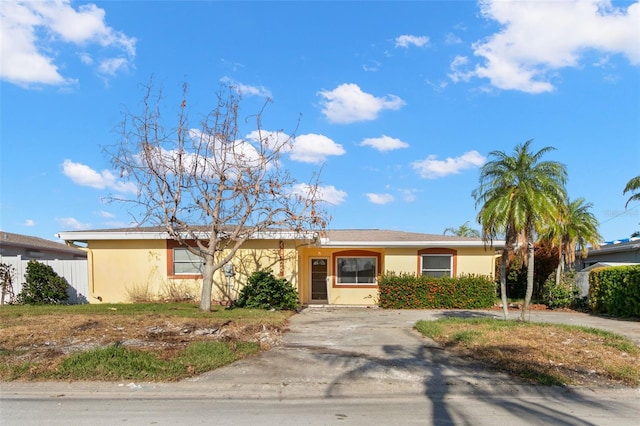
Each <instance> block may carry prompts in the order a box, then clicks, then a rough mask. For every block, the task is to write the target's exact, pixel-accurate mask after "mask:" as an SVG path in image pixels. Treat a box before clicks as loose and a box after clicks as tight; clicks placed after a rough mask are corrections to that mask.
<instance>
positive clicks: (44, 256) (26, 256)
mask: <svg viewBox="0 0 640 426" xmlns="http://www.w3.org/2000/svg"><path fill="white" fill-rule="evenodd" d="M0 256H3V257H10V256H20V258H21V259H22V260H33V259H35V260H71V259H86V258H87V253H86V252H84V251H83V250H80V249H78V248H76V247H70V246H67V245H65V244H62V243H57V242H55V241H51V240H45V239H44V238H38V237H31V236H28V235H20V234H12V233H10V232H4V231H0Z"/></svg>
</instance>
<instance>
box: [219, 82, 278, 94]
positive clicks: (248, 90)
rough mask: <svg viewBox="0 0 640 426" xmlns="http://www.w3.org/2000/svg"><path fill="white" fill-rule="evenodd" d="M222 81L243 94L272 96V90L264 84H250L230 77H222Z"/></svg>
mask: <svg viewBox="0 0 640 426" xmlns="http://www.w3.org/2000/svg"><path fill="white" fill-rule="evenodd" d="M220 81H222V82H223V83H225V84H228V85H229V87H231V88H233V89H234V90H235V91H236V92H238V93H239V94H240V95H242V96H260V97H262V98H271V92H270V91H269V89H267V88H266V87H264V86H250V85H248V84H243V83H240V82H238V81H235V80H233V79H232V78H230V77H222V78H221V79H220Z"/></svg>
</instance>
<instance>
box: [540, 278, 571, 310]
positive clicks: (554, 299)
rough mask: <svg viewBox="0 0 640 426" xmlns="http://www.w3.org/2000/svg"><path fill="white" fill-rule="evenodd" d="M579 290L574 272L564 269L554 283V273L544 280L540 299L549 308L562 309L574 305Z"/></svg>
mask: <svg viewBox="0 0 640 426" xmlns="http://www.w3.org/2000/svg"><path fill="white" fill-rule="evenodd" d="M579 293H580V290H579V289H578V286H576V272H575V271H566V272H565V273H564V274H562V276H561V277H560V282H559V283H558V284H556V274H551V275H550V276H549V278H548V279H547V280H546V281H545V282H544V287H543V289H542V301H543V303H544V304H545V305H547V306H548V307H549V309H562V308H569V307H571V306H574V305H575V303H576V298H577V296H578V294H579Z"/></svg>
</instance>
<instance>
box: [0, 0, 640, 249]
mask: <svg viewBox="0 0 640 426" xmlns="http://www.w3.org/2000/svg"><path fill="white" fill-rule="evenodd" d="M0 8H1V13H2V25H1V33H0V34H1V37H2V39H1V49H2V50H1V52H0V53H1V56H2V61H1V62H0V70H1V82H0V97H1V111H0V119H1V120H0V125H1V129H0V132H1V133H0V134H1V151H0V157H1V160H0V161H1V172H0V179H1V188H0V189H1V194H0V203H1V204H0V208H1V210H0V214H1V216H0V227H1V228H2V230H4V231H8V232H15V233H21V234H27V235H33V236H39V237H42V238H47V239H54V240H55V234H56V233H57V232H60V231H70V230H80V229H102V228H110V227H121V226H129V224H130V219H129V215H128V213H127V210H126V208H125V207H124V206H122V205H116V204H109V203H105V202H104V201H103V200H104V198H105V197H107V196H109V195H117V194H120V193H122V194H125V195H126V194H129V195H131V193H130V192H128V191H131V186H130V185H128V184H126V183H125V182H122V181H121V179H120V177H119V175H118V173H116V172H114V171H113V170H111V167H110V162H109V158H108V157H107V156H106V155H105V154H104V148H105V147H107V146H109V145H111V144H113V143H114V142H116V141H117V140H118V134H117V132H116V129H117V126H118V124H119V123H120V121H121V120H122V115H121V112H122V111H123V110H124V109H125V108H128V109H132V110H135V109H136V108H138V106H139V102H140V100H141V98H142V95H143V92H142V91H141V88H140V85H141V84H146V83H147V82H148V81H149V79H150V77H151V76H153V78H154V82H155V83H157V84H159V85H161V86H162V88H163V91H164V95H165V99H166V102H167V104H171V102H175V103H178V102H179V100H180V98H179V96H180V87H181V85H182V83H183V82H185V81H186V82H187V83H188V84H189V86H190V91H189V106H190V108H191V109H190V111H191V114H192V115H197V114H204V113H206V112H208V111H209V110H211V109H213V108H214V107H215V93H216V91H217V90H218V89H219V85H220V83H222V82H224V83H227V84H232V85H234V86H235V87H237V88H238V90H239V91H240V92H241V93H242V96H243V101H242V105H241V107H242V113H245V114H246V115H250V114H252V113H255V112H256V111H257V110H258V108H259V107H260V106H261V105H262V104H263V102H264V100H265V98H266V97H270V98H272V100H273V103H272V104H270V106H269V107H268V108H267V110H266V112H265V115H264V121H263V128H264V129H265V130H272V131H276V130H283V131H285V132H291V131H293V130H294V129H295V128H296V126H297V130H296V140H295V149H294V150H293V151H292V152H291V154H290V155H288V156H286V157H285V158H284V161H283V165H284V166H285V167H287V168H288V169H290V170H291V172H292V173H293V174H294V175H295V176H297V177H298V178H299V179H300V180H301V181H306V180H307V179H308V177H309V175H310V173H312V172H313V171H314V170H319V169H321V170H322V174H321V185H322V194H323V198H324V199H325V200H326V201H327V203H328V210H329V212H330V213H331V215H332V221H331V223H330V227H331V228H382V229H395V230H404V231H411V232H425V233H434V234H441V233H442V232H443V231H444V230H445V229H446V228H450V227H458V226H460V225H462V224H464V223H465V222H467V221H469V222H470V224H471V225H473V226H475V227H476V228H477V225H476V224H475V218H476V214H477V209H476V207H475V203H474V200H473V198H472V197H471V192H472V191H473V189H475V188H476V187H477V185H478V178H479V170H480V167H481V166H482V164H484V162H485V161H487V159H488V158H489V153H490V152H491V151H494V150H499V151H505V152H512V151H513V149H514V147H515V146H516V145H517V144H520V143H523V142H525V141H526V140H528V139H534V143H533V148H534V149H540V148H542V147H545V146H552V147H554V148H556V150H555V151H553V152H552V153H550V154H549V155H548V156H547V157H546V159H549V160H556V161H560V162H562V163H564V164H565V165H566V167H567V170H568V175H569V181H568V184H567V188H568V192H569V196H570V197H571V198H572V199H574V198H578V197H584V198H586V200H587V201H588V202H591V203H593V208H592V212H593V213H594V214H595V216H596V217H597V218H598V220H599V221H600V224H601V226H600V233H601V234H602V236H603V237H604V239H605V240H613V239H619V238H626V237H629V236H630V234H631V233H632V232H634V231H636V230H639V229H640V203H635V204H634V203H632V204H630V205H629V207H628V208H627V209H625V202H626V200H627V199H628V195H627V196H624V195H623V193H622V191H623V188H624V185H625V184H626V182H627V181H628V180H629V179H630V178H632V177H633V176H637V175H639V174H640V68H639V66H640V5H639V4H638V2H609V1H545V2H538V1H528V2H517V1H504V0H503V1H499V2H498V1H492V0H486V1H484V0H483V1H479V2H473V1H411V2H382V1H376V2H365V1H362V2H360V1H351V2H339V1H334V2H308V1H298V2H266V1H262V2H246V1H234V2H213V1H104V2H76V1H73V2H69V1H56V2H13V1H3V2H2V4H1V5H0ZM298 119H299V120H300V121H299V123H298ZM252 130H254V129H253V128H251V127H250V126H249V127H247V129H246V132H245V134H247V135H248V134H249V133H250V132H251V131H252Z"/></svg>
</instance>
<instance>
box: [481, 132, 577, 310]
mask: <svg viewBox="0 0 640 426" xmlns="http://www.w3.org/2000/svg"><path fill="white" fill-rule="evenodd" d="M532 142H533V141H532V140H528V141H526V142H525V143H524V144H519V145H517V146H516V147H515V150H514V152H513V155H512V156H509V155H507V154H505V153H504V152H502V151H492V152H490V153H489V157H490V158H493V159H492V160H491V161H489V162H487V163H486V164H485V165H484V166H482V169H481V170H480V185H479V186H478V188H477V189H475V190H474V191H473V192H472V196H473V197H474V198H475V200H476V207H477V206H478V205H481V208H480V211H479V213H478V217H477V218H478V223H480V225H481V226H482V238H483V239H484V240H485V241H489V242H491V243H493V241H494V240H495V239H497V238H498V236H502V237H504V240H505V247H504V250H503V251H502V262H501V265H500V267H501V274H500V291H501V294H502V305H503V310H504V316H505V319H506V318H507V317H508V309H507V295H506V273H505V270H506V265H507V262H508V260H509V251H511V250H512V249H515V250H519V251H521V252H523V251H524V249H525V247H526V251H527V257H525V260H526V261H525V264H526V267H527V291H526V293H525V300H524V306H523V309H522V312H521V316H520V319H521V320H524V319H525V312H526V310H527V309H528V308H529V303H530V302H531V295H532V294H533V268H534V241H535V237H536V233H537V232H539V231H540V230H541V229H543V228H544V225H545V223H549V222H551V221H554V220H555V218H556V217H558V214H559V210H560V209H561V208H562V206H563V205H564V200H565V199H566V192H565V187H564V185H565V182H566V179H567V171H566V168H565V166H564V165H563V164H561V163H558V162H556V161H542V157H543V156H544V155H545V154H546V153H548V152H550V151H552V150H554V148H553V147H545V148H542V149H540V150H539V151H537V152H531V151H530V150H529V148H530V145H531V143H532Z"/></svg>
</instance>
